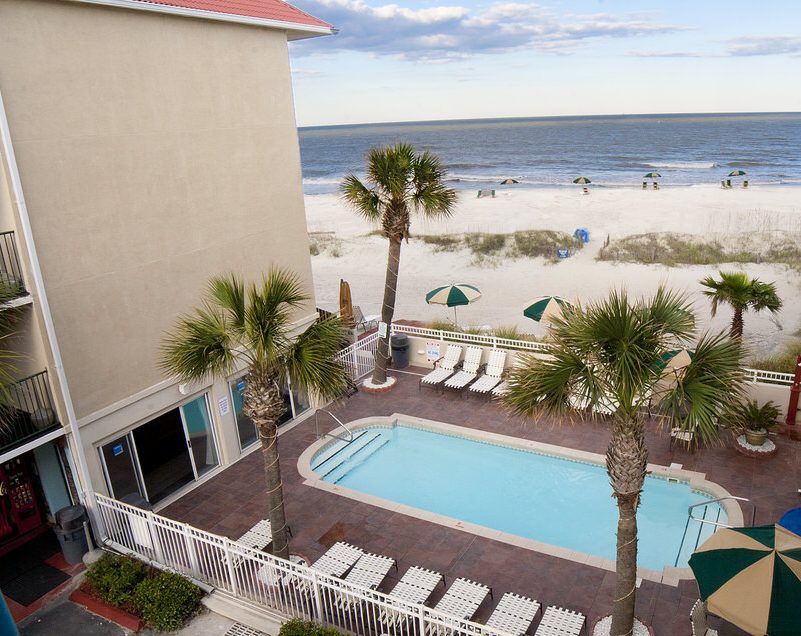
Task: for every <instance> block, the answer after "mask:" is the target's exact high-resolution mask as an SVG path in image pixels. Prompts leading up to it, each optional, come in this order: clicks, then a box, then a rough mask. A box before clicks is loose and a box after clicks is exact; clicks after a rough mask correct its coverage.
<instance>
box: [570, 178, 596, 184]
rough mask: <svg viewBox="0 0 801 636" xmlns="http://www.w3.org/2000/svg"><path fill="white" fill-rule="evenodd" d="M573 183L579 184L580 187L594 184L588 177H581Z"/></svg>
mask: <svg viewBox="0 0 801 636" xmlns="http://www.w3.org/2000/svg"><path fill="white" fill-rule="evenodd" d="M573 183H578V184H579V185H587V184H588V183H592V181H590V180H589V179H588V178H587V177H579V178H578V179H573Z"/></svg>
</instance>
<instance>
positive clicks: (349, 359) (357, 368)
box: [338, 332, 378, 382]
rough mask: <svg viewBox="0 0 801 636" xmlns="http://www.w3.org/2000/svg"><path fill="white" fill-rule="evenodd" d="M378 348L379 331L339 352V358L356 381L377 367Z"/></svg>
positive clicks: (351, 377)
mask: <svg viewBox="0 0 801 636" xmlns="http://www.w3.org/2000/svg"><path fill="white" fill-rule="evenodd" d="M377 349H378V332H376V333H372V334H370V335H369V336H367V337H365V338H362V339H361V340H357V341H356V342H354V343H353V344H352V345H350V346H349V347H345V348H344V349H342V351H340V352H339V356H338V357H339V360H340V361H341V362H342V364H343V365H344V366H345V369H346V370H347V372H348V375H349V376H350V379H351V380H353V381H354V382H355V381H356V380H358V379H360V378H363V377H364V376H366V375H367V374H368V373H371V372H372V371H373V368H375V352H376V350H377Z"/></svg>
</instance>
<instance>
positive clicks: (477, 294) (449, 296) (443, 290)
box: [426, 283, 481, 320]
mask: <svg viewBox="0 0 801 636" xmlns="http://www.w3.org/2000/svg"><path fill="white" fill-rule="evenodd" d="M479 298H481V291H480V290H479V289H478V287H475V286H474V285H467V284H466V283H454V284H453V285H443V286H442V287H437V288H436V289H432V290H431V291H430V292H428V293H427V294H426V302H427V303H428V304H429V305H445V306H447V307H453V319H454V320H456V307H458V306H460V305H469V304H470V303H474V302H476V301H477V300H478V299H479Z"/></svg>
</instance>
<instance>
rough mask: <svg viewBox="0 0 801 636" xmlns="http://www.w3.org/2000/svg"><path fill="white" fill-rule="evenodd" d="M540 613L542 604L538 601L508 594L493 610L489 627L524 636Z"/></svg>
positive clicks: (516, 635) (488, 623) (488, 622)
mask: <svg viewBox="0 0 801 636" xmlns="http://www.w3.org/2000/svg"><path fill="white" fill-rule="evenodd" d="M539 611H540V604H539V603H537V601H534V600H532V599H530V598H527V597H525V596H518V595H517V594H512V593H511V592H507V593H506V594H504V595H503V597H502V598H501V600H500V602H499V603H498V605H497V606H496V607H495V609H494V610H492V615H491V616H490V617H489V620H488V621H487V627H492V628H494V629H497V630H499V631H502V632H507V633H509V634H514V635H515V636H524V635H525V634H527V633H528V629H529V627H531V623H533V622H534V619H535V618H536V617H537V613H538V612H539Z"/></svg>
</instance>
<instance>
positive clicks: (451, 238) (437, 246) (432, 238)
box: [420, 234, 462, 252]
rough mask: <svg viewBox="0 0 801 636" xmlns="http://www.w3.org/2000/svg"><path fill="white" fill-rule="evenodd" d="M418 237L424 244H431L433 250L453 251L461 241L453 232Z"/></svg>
mask: <svg viewBox="0 0 801 636" xmlns="http://www.w3.org/2000/svg"><path fill="white" fill-rule="evenodd" d="M420 238H421V239H422V241H423V243H425V244H426V245H432V246H433V247H434V251H435V252H455V251H456V250H458V249H459V247H460V246H461V243H462V239H461V237H459V236H458V235H454V234H426V235H423V236H421V237H420Z"/></svg>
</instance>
